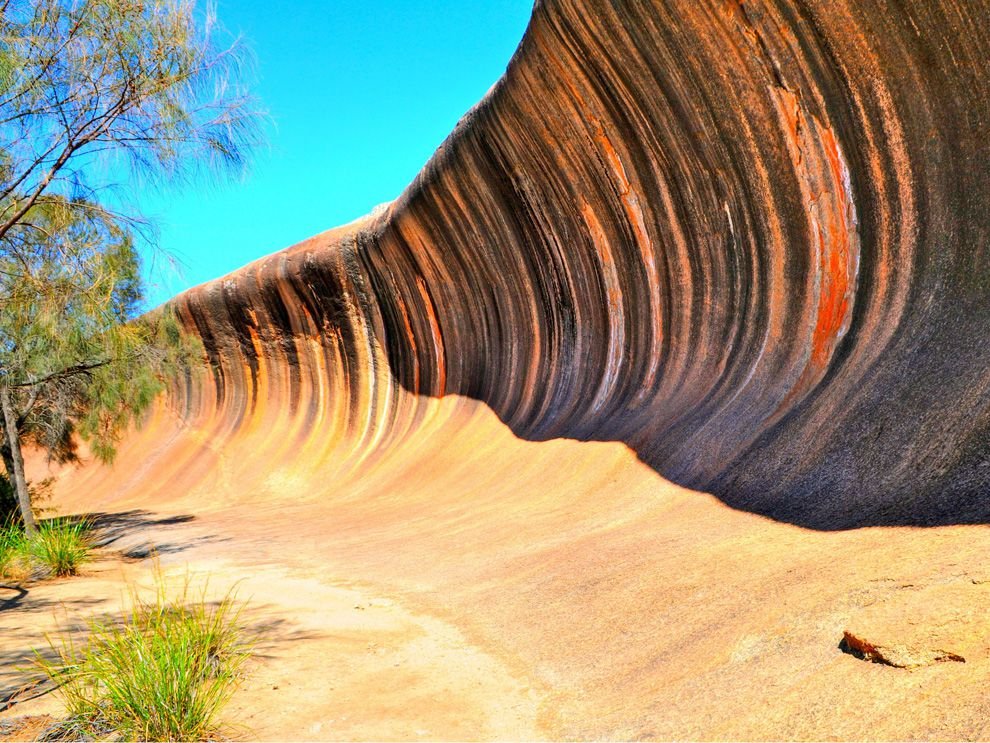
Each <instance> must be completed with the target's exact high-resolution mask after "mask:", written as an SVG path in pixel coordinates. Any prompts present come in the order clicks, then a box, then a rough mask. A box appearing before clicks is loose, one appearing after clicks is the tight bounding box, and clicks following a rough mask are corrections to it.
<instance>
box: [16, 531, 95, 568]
mask: <svg viewBox="0 0 990 743" xmlns="http://www.w3.org/2000/svg"><path fill="white" fill-rule="evenodd" d="M90 531H91V526H90V524H89V522H87V521H85V520H78V519H77V520H74V521H70V520H67V519H52V520H50V521H45V522H43V523H42V524H41V525H40V526H39V527H38V534H37V536H36V537H35V538H34V539H33V540H30V549H31V551H32V552H33V553H34V555H35V557H37V559H38V560H39V561H40V562H41V563H42V564H44V565H45V566H47V567H48V569H49V570H50V571H51V573H52V574H53V575H56V576H64V575H75V574H76V573H78V572H79V566H80V565H82V564H83V563H84V562H86V561H88V560H89V559H90V553H91V552H92V551H93V544H92V541H91V539H90V536H89V532H90Z"/></svg>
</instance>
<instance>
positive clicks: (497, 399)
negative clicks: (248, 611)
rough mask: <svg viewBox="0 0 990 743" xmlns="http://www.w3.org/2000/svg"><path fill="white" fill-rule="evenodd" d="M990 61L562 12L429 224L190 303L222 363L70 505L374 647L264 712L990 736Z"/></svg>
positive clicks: (692, 14) (727, 731) (638, 0)
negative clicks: (388, 605) (400, 630)
mask: <svg viewBox="0 0 990 743" xmlns="http://www.w3.org/2000/svg"><path fill="white" fill-rule="evenodd" d="M988 59H990V0H884V1H883V2H879V1H878V0H745V2H738V1H737V0H544V1H543V2H540V3H538V4H537V5H536V7H535V8H534V12H533V17H532V22H531V24H530V27H529V30H528V31H527V33H526V36H525V38H524V40H523V42H522V44H521V46H520V48H519V50H518V52H517V54H516V55H515V57H514V58H513V59H512V61H511V63H510V64H509V68H508V70H507V72H506V75H505V77H504V79H503V80H502V81H501V82H500V83H499V84H498V85H496V86H495V88H494V89H493V90H492V91H491V92H490V94H489V95H488V96H486V98H485V99H484V100H483V101H482V102H481V103H480V104H479V105H478V106H477V107H476V108H475V109H474V110H473V111H471V112H470V113H469V114H468V115H467V116H466V117H465V118H464V120H463V121H462V122H461V124H460V125H459V126H458V127H457V129H456V130H455V132H454V133H453V134H452V135H451V136H450V138H449V139H448V141H447V142H446V143H445V144H444V145H443V146H442V147H441V149H440V151H439V152H438V153H437V154H436V156H435V157H434V158H433V159H432V160H431V161H430V162H429V163H428V164H427V166H426V167H425V169H424V170H423V172H422V173H421V174H420V176H419V177H418V178H417V179H416V181H415V182H414V183H413V184H412V185H411V186H410V187H409V189H408V190H407V191H406V192H405V193H404V194H403V195H402V196H401V197H400V198H399V199H398V200H397V201H396V202H394V203H392V204H390V205H388V206H386V207H383V208H381V209H379V210H376V211H375V212H374V213H373V214H372V215H371V216H370V217H368V218H366V219H363V220H361V221H359V222H357V223H355V224H353V225H348V226H346V227H342V228H338V229H336V230H333V231H331V232H328V233H324V234H322V235H318V236H316V237H314V238H312V239H310V240H308V241H306V242H304V243H301V244H299V245H297V246H295V247H292V248H290V249H288V250H285V251H282V252H280V253H275V254H273V255H272V256H269V257H268V258H265V259H263V260H261V261H258V262H256V263H254V264H251V265H250V266H247V267H246V268H244V269H242V270H240V271H238V272H236V273H234V274H231V275H230V276H228V277H225V278H223V279H220V280H218V281H215V282H212V283H210V284H206V285H204V286H201V287H198V288H196V289H193V290H191V291H189V292H187V293H185V294H183V295H182V296H180V297H178V298H177V299H176V300H174V306H175V307H176V309H177V311H178V313H179V315H180V317H181V318H182V319H183V321H184V323H185V324H186V326H187V327H188V328H189V329H190V330H191V331H192V332H193V333H195V334H196V335H198V336H199V337H200V338H201V339H202V341H203V346H204V348H205V351H206V356H207V357H208V358H207V363H205V364H204V365H203V367H202V368H197V369H193V370H191V371H190V373H189V374H188V376H187V377H185V378H183V379H177V380H175V382H174V384H173V385H172V389H171V394H170V395H169V396H168V397H167V399H163V400H164V401H163V404H161V405H159V406H158V407H156V408H155V410H154V411H153V413H152V415H151V417H150V419H149V420H148V421H147V422H146V424H145V425H144V427H143V428H142V429H141V430H140V431H138V432H136V433H135V434H133V435H130V436H128V437H127V438H126V439H125V440H124V441H122V442H121V446H120V452H119V456H118V459H117V461H116V463H115V465H114V467H113V468H99V467H96V466H86V467H83V468H82V469H77V470H65V471H62V472H61V473H60V480H59V481H58V483H57V486H56V496H57V497H58V499H59V505H60V506H61V507H62V508H70V509H75V510H79V511H89V512H93V511H100V510H112V511H114V512H117V513H116V515H114V516H113V517H112V518H111V520H116V522H117V523H127V522H129V521H131V522H133V521H141V520H142V519H144V521H145V522H146V523H147V522H148V521H150V522H151V523H152V524H158V525H159V526H157V527H155V528H156V529H159V530H162V529H169V530H166V531H159V532H155V533H146V532H145V531H141V532H139V533H138V535H137V536H136V537H133V538H142V539H143V538H145V536H147V538H148V539H149V541H152V542H153V543H154V544H156V545H157V547H158V548H159V554H160V555H162V559H163V560H164V561H167V560H169V559H173V560H178V561H185V560H186V559H192V557H193V556H195V555H199V556H200V558H201V562H200V564H201V565H202V564H205V565H207V566H208V568H209V569H210V570H215V571H217V573H218V574H219V575H218V577H221V576H224V575H227V576H232V577H241V576H243V575H245V574H250V573H251V572H252V571H253V570H254V569H255V567H256V566H261V567H260V568H259V570H261V571H269V572H271V571H274V572H275V573H277V574H284V576H285V577H286V582H285V584H284V586H285V587H282V586H279V588H278V590H277V591H275V592H274V593H276V594H284V598H283V600H282V601H281V603H280V604H278V605H277V606H274V607H272V606H267V605H266V606H263V607H261V609H262V610H264V611H267V612H268V613H269V615H270V616H274V617H277V618H278V621H279V622H282V621H283V620H284V621H285V622H286V629H290V628H293V627H295V629H296V630H298V629H299V628H300V626H303V627H304V626H306V625H305V621H306V617H307V616H308V615H310V614H312V615H320V616H324V615H327V617H326V618H328V619H329V620H334V621H337V620H339V621H340V622H342V625H341V627H340V631H339V632H331V638H330V640H327V641H326V642H324V643H323V644H322V645H312V644H307V643H308V642H310V641H309V640H307V639H306V638H307V637H308V636H306V635H304V636H299V637H298V642H296V640H295V639H293V640H292V642H287V643H276V644H275V645H274V646H273V647H274V650H273V652H274V653H275V654H276V655H277V656H278V657H277V658H276V659H275V660H273V661H272V665H271V667H270V668H271V673H272V674H276V673H277V674H278V675H273V676H272V677H271V679H269V676H268V675H265V676H264V679H265V683H264V684H262V685H263V686H264V688H265V690H266V695H271V694H277V695H279V696H278V705H279V710H280V714H279V715H276V716H275V717H274V718H273V719H275V720H311V719H314V718H318V721H319V725H322V724H323V723H324V722H326V725H327V727H324V728H322V729H323V731H324V732H323V733H322V734H323V735H326V736H328V737H337V738H341V739H362V738H364V739H386V740H387V739H397V738H398V739H409V738H413V737H416V736H420V737H422V736H423V735H425V737H428V738H430V737H432V738H436V739H451V738H453V739H457V738H477V739H506V738H513V739H539V738H541V737H545V738H547V739H550V740H572V739H573V740H592V739H595V740H607V739H617V740H640V739H672V740H693V739H708V740H715V739H725V740H781V739H796V738H800V739H808V740H823V739H851V740H908V739H919V740H934V739H945V740H962V739H987V738H990V727H988V723H987V720H988V719H990V718H988V715H987V701H986V697H987V695H986V679H987V677H988V675H990V641H988V639H987V638H988V637H990V631H988V628H987V626H986V625H987V622H986V621H985V620H986V618H987V617H990V605H988V602H990V591H986V590H984V588H985V587H986V586H987V585H990V584H988V583H987V581H988V576H987V575H985V574H984V573H985V572H986V571H985V570H983V569H982V567H981V566H982V565H984V564H985V562H986V555H987V554H988V551H990V530H987V529H986V528H985V526H984V525H985V524H986V523H988V520H990V499H987V498H986V497H985V496H984V495H983V494H982V493H983V489H984V487H985V486H986V485H987V482H988V480H990V467H985V466H984V465H985V464H987V462H988V461H990V457H988V451H987V449H988V447H990V431H988V428H990V404H988V403H990V396H988V390H987V387H988V385H990V343H986V342H984V341H983V339H984V338H985V337H990V250H987V245H988V238H990V235H988V232H990V209H988V204H990V167H988V163H990V137H988V136H987V133H986V131H985V130H986V128H987V126H990V76H988V73H987V71H986V62H987V60H988ZM671 481H673V482H671ZM681 486H686V487H681ZM706 490H707V491H708V492H709V493H711V494H714V495H715V496H717V497H718V498H719V499H721V500H722V501H724V502H725V503H728V504H729V505H731V506H734V507H735V508H726V507H724V506H723V505H722V503H719V502H718V501H717V500H715V499H714V498H712V497H710V496H709V495H708V494H706V493H705V492H700V491H706ZM148 510H151V511H154V512H155V513H156V514H161V516H158V515H156V516H154V517H149V516H146V515H144V516H142V513H141V512H142V511H148ZM121 511H123V512H124V513H123V514H122V515H121V514H120V513H119V512H121ZM750 512H751V513H750ZM754 513H755V514H759V515H753V514H754ZM175 515H184V516H186V518H181V519H175V518H171V517H172V516H175ZM192 515H195V516H196V522H195V523H194V524H191V525H188V526H187V525H185V522H186V521H188V516H192ZM762 516H771V517H773V518H771V519H768V518H762ZM180 522H182V523H180ZM967 523H968V524H969V525H962V524H967ZM163 524H173V525H174V526H173V527H163V526H161V525H163ZM795 524H796V525H798V526H795ZM883 525H931V526H932V527H933V528H926V529H901V528H871V529H853V528H850V527H860V526H883ZM799 527H813V528H811V529H808V528H799ZM122 528H123V527H122ZM149 528H150V527H149ZM187 529H188V530H187ZM163 540H164V541H163ZM145 552H147V549H146V548H145ZM300 576H303V577H305V579H306V581H308V583H306V584H305V585H309V586H312V585H314V584H317V583H319V584H327V583H329V584H332V585H336V584H338V583H342V584H344V585H345V586H347V587H348V588H349V589H350V588H353V587H354V586H358V587H360V589H361V592H362V594H364V595H367V596H374V597H383V598H384V599H387V601H388V602H394V604H395V605H397V606H402V607H404V608H403V611H406V612H408V613H409V614H410V615H415V616H423V617H430V618H431V619H430V621H429V622H426V623H425V624H421V625H417V626H421V629H420V630H417V632H418V634H416V635H415V636H416V637H417V638H419V637H421V636H422V633H423V632H425V631H426V630H424V629H422V627H427V626H435V625H436V623H437V622H440V623H441V624H443V623H450V624H451V625H453V627H454V628H455V629H456V632H454V631H453V630H451V632H444V633H441V635H442V637H441V638H440V639H441V640H442V642H441V641H439V640H436V638H434V640H436V641H434V642H433V643H432V644H427V645H425V646H424V645H420V646H410V647H414V648H415V647H419V650H416V651H415V652H412V653H411V655H410V656H408V657H406V656H403V658H404V659H406V660H408V658H416V659H417V662H416V664H414V665H413V666H412V667H407V666H406V665H403V666H402V667H401V668H400V667H399V666H400V664H399V663H397V662H396V661H395V660H391V659H392V658H393V656H392V655H388V654H385V655H380V656H379V655H378V654H377V653H378V652H379V651H383V652H386V653H387V652H389V651H388V648H384V647H380V648H375V646H374V645H373V644H372V642H371V640H370V637H371V636H372V635H369V634H368V632H369V631H372V630H375V628H376V627H377V630H382V629H383V626H382V625H381V624H380V623H379V624H376V622H380V619H381V617H379V619H378V620H375V619H373V618H371V616H370V612H369V613H365V612H363V611H362V609H364V608H365V606H364V605H363V604H362V605H359V606H355V607H354V609H355V611H354V612H353V614H347V613H346V612H344V613H342V612H336V613H335V611H333V610H331V609H329V608H328V606H327V605H326V602H325V601H324V599H323V598H320V597H321V596H325V595H326V593H325V592H321V591H314V592H312V593H310V594H306V592H305V591H300V590H299V589H298V588H293V587H292V586H299V585H300V584H299V583H298V580H297V579H298V578H299V577H300ZM245 590H247V589H245ZM271 593H272V592H270V593H269V595H271ZM304 594H305V595H304ZM338 615H339V616H338ZM297 620H299V621H302V623H303V624H302V625H300V624H299V621H297ZM321 626H322V625H321ZM389 626H391V625H389ZM362 632H364V634H361V633H362ZM287 636H288V637H293V638H295V637H296V635H291V634H290V635H287ZM374 637H375V638H376V639H375V642H378V641H381V643H382V644H383V645H386V646H388V647H389V648H391V647H393V646H394V645H395V643H397V642H399V641H398V640H397V639H396V633H395V632H394V631H389V632H387V633H384V634H382V633H381V632H379V634H378V635H374ZM451 637H454V638H459V639H457V641H456V642H454V640H451V639H450V638H451ZM844 637H845V638H846V642H845V643H844V644H843V646H842V647H843V648H844V649H845V650H846V651H847V652H845V653H844V652H843V651H842V650H840V642H841V641H842V640H843V638H844ZM444 638H446V639H444ZM848 638H853V640H856V638H858V640H856V641H855V642H854V641H853V640H849V639H848ZM331 640H332V641H331ZM445 643H446V644H445ZM458 643H459V644H458ZM867 646H869V648H872V649H873V650H876V649H877V648H881V649H883V650H884V653H885V654H884V657H882V658H881V657H880V655H878V654H876V653H873V651H872V650H870V653H867V652H865V651H864V650H863V648H867ZM424 647H425V648H427V649H428V648H434V649H437V648H440V650H435V652H434V651H430V650H423V648H424ZM290 648H295V650H292V651H291V652H288V651H289V649H290ZM373 648H374V649H373ZM465 648H466V649H467V651H466V654H462V653H461V652H460V651H461V650H464V649H465ZM869 648H867V649H869ZM891 649H894V650H896V655H897V657H896V658H895V657H894V653H893V651H892V650H891ZM857 652H858V654H859V655H860V656H861V657H873V656H876V659H880V660H884V659H886V661H887V662H888V663H889V662H892V661H893V662H894V665H898V664H900V665H915V664H918V663H921V662H922V661H923V662H924V663H928V662H930V661H933V660H944V659H945V658H947V657H949V655H952V656H955V657H958V658H963V659H965V662H964V663H959V662H947V663H933V664H932V665H927V666H924V667H919V668H917V669H915V670H912V671H905V670H903V669H901V668H894V667H891V666H890V665H881V664H877V663H864V662H862V660H860V659H858V658H857V657H855V655H854V654H855V653H857ZM279 653H281V655H278V654H279ZM287 653H288V654H287ZM292 653H296V654H297V655H295V656H293V655H292ZM871 653H872V655H871ZM302 656H306V658H307V659H306V662H305V663H304V664H303V665H301V666H295V667H294V666H292V665H291V662H290V661H291V658H292V657H297V658H299V657H302ZM905 658H907V661H910V662H907V661H905V660H904V659H905ZM375 659H378V660H375ZM384 659H389V660H388V663H387V665H382V663H384ZM919 659H920V660H919ZM376 664H377V665H376ZM293 668H294V669H295V670H293ZM464 669H468V670H470V671H471V672H470V673H469V674H467V675H465V673H464ZM493 669H494V670H493ZM267 673H268V672H267V671H266V674H267ZM479 674H480V675H484V676H485V677H486V678H488V680H489V682H490V683H489V684H488V685H486V686H484V687H481V686H478V682H477V678H478V676H479ZM279 678H284V679H286V683H285V684H283V685H282V687H283V688H284V689H287V688H288V687H290V686H292V685H294V684H296V682H297V681H300V683H303V684H304V685H303V686H295V688H296V689H305V690H308V692H312V693H306V694H302V693H301V692H300V693H299V694H298V695H297V696H296V697H293V696H292V695H290V694H289V693H288V691H275V692H272V691H271V690H270V689H271V687H273V686H278V684H277V683H276V680H277V679H279ZM289 679H291V682H289ZM269 680H271V686H269V683H268V682H269ZM331 686H332V687H333V689H331V688H330V687H331ZM479 689H483V690H484V692H483V693H482V692H479ZM493 690H494V691H493ZM282 694H285V695H286V696H284V697H283V696H281V695H282ZM482 697H483V699H482ZM266 698H267V699H269V700H270V699H271V697H270V696H269V697H266ZM335 699H336V701H337V702H338V703H339V705H338V709H339V710H340V712H341V713H342V714H340V713H337V712H334V713H332V714H331V713H329V712H326V706H325V703H326V702H327V701H328V700H329V701H333V700H335ZM404 700H405V701H408V700H412V701H411V702H410V703H409V704H406V703H405V701H404ZM416 700H418V701H416ZM479 700H480V701H479ZM482 702H483V703H482ZM267 703H269V704H270V703H271V702H270V701H269V702H267ZM321 704H323V705H324V706H320V705H321ZM293 705H295V706H293ZM417 705H418V706H417ZM400 708H401V709H400ZM437 710H439V711H441V712H443V713H444V714H446V715H448V717H446V718H444V719H445V720H447V722H444V724H442V725H431V724H428V723H430V720H431V719H432V718H431V716H433V715H434V714H435V713H436V711H437ZM906 710H910V714H906V713H905V711H906ZM531 713H532V714H531ZM251 715H252V716H255V717H254V718H253V719H261V718H264V717H266V716H267V715H266V714H265V713H264V712H262V713H258V712H257V710H252V712H251ZM349 718H350V719H351V720H353V721H357V722H354V723H353V724H354V725H355V726H354V727H339V726H340V725H345V723H346V724H347V725H349V724H351V723H350V722H346V721H347V720H348V719H349ZM448 718H449V719H448ZM245 720H246V721H247V722H249V723H250V722H251V720H252V717H250V716H249V717H248V718H245ZM390 720H399V721H400V722H401V724H400V722H396V723H395V724H394V726H390V723H389V721H390ZM450 720H456V721H457V722H456V723H453V722H450ZM434 721H435V720H434ZM499 721H501V722H499ZM331 723H332V724H333V727H330V725H331ZM359 723H360V724H359ZM365 723H367V724H365ZM531 723H532V724H531ZM279 724H281V723H279ZM286 724H288V723H286ZM319 725H317V726H316V727H313V728H306V729H303V728H301V727H300V728H299V731H300V732H299V733H298V734H294V733H292V731H291V730H289V729H288V728H286V729H279V730H277V731H276V732H275V733H273V735H274V737H283V738H284V737H293V735H296V737H306V736H308V737H313V736H314V735H320V733H319V732H314V731H319V730H320V729H321V728H320V727H319ZM307 730H308V732H307ZM334 731H336V732H334Z"/></svg>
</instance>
